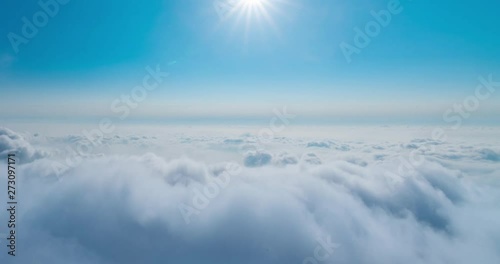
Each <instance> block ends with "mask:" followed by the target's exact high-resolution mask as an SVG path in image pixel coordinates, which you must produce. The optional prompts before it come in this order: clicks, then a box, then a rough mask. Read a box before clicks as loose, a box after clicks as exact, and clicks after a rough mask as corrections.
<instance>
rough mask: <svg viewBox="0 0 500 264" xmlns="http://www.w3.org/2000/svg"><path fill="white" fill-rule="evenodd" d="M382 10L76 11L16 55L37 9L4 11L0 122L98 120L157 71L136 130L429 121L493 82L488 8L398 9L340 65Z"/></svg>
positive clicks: (499, 49) (90, 0) (469, 4)
mask: <svg viewBox="0 0 500 264" xmlns="http://www.w3.org/2000/svg"><path fill="white" fill-rule="evenodd" d="M44 1H45V0H44ZM45 2H46V1H45ZM389 2H390V1H388V0H376V1H368V0H351V1H347V0H342V1H340V0H333V1H327V0H267V2H266V3H265V6H266V7H265V8H264V9H263V10H264V11H265V12H267V14H268V17H269V18H270V20H272V21H270V20H266V19H264V18H263V16H262V14H263V11H260V12H259V11H256V10H254V11H253V15H251V16H248V15H245V14H243V13H241V14H239V13H240V12H236V14H235V15H234V16H230V17H228V18H226V19H224V20H222V19H221V18H220V17H219V15H218V13H217V11H216V9H215V8H214V2H213V1H210V0H204V1H201V0H182V1H180V0H179V1H172V0H170V1H165V0H163V1H160V0H150V1H147V2H144V1H128V0H121V1H117V0H108V1H97V0H87V1H76V0H72V1H69V3H67V4H65V5H60V6H59V11H58V12H57V14H55V15H54V17H51V18H49V20H48V23H47V25H46V26H44V27H41V28H39V31H38V33H37V34H36V36H35V37H33V38H32V39H29V42H28V43H26V44H21V45H19V46H18V49H19V50H18V52H17V53H16V52H15V50H14V49H13V47H12V45H11V42H10V41H9V38H8V35H9V33H10V32H12V33H15V34H18V35H21V31H22V27H23V23H24V22H23V21H22V18H23V17H27V18H28V19H29V20H32V18H33V15H34V14H35V13H36V12H38V11H40V10H42V9H41V7H40V5H39V4H37V1H23V2H22V3H20V2H19V1H13V0H6V1H4V2H2V4H1V8H0V17H1V19H2V25H3V26H2V27H1V28H0V35H2V36H4V37H3V40H2V41H1V42H0V62H1V63H0V81H1V82H0V92H1V94H2V96H1V97H0V104H1V105H2V107H1V108H0V110H1V111H0V115H1V116H2V117H6V116H9V117H16V116H19V117H37V116H40V115H42V116H45V117H52V116H54V117H59V116H64V115H65V114H68V115H78V116H82V117H85V116H103V115H106V114H108V112H109V111H108V110H109V105H110V103H111V102H112V101H113V99H115V98H117V97H119V96H120V95H121V94H123V93H129V92H130V90H131V89H132V88H133V87H134V86H135V85H138V84H140V82H141V80H142V78H143V77H144V75H145V74H146V72H145V70H144V69H145V67H146V66H148V65H151V66H155V65H157V64H159V65H161V67H162V69H165V70H166V71H167V70H168V71H169V72H170V73H171V75H170V77H169V78H168V81H166V82H165V83H162V84H161V89H157V90H155V91H153V92H151V95H150V96H149V97H148V99H147V100H146V101H144V102H142V103H141V106H140V107H141V109H142V110H141V109H138V110H137V112H136V115H137V116H138V117H141V118H148V117H155V118H162V117H165V118H172V117H179V116H183V115H189V116H196V115H200V116H223V115H225V113H230V114H234V115H259V114H265V113H267V112H270V109H272V108H274V107H281V106H283V105H290V106H291V107H292V108H293V107H295V108H296V109H297V111H298V112H299V114H300V113H304V115H311V116H316V117H320V118H321V117H326V116H329V115H333V116H347V117H348V116H350V115H358V116H368V117H370V116H377V117H379V118H383V117H386V116H392V115H395V116H398V118H406V117H408V118H410V117H412V118H413V117H415V116H418V117H420V118H430V117H436V114H437V118H438V119H439V118H440V117H441V113H442V112H443V111H444V109H446V107H449V105H452V104H453V103H454V102H459V101H461V100H463V99H464V98H466V97H467V96H469V95H471V94H473V92H474V88H475V87H476V86H477V85H478V76H487V75H489V74H493V76H499V77H498V78H497V79H496V80H498V79H500V27H499V24H500V19H499V18H498V10H499V9H500V2H498V1H495V0H482V1H451V0H450V1H448V0H444V1H431V0H418V1H417V0H413V1H409V0H401V1H400V3H401V6H402V8H403V10H402V12H401V13H399V14H394V15H392V20H391V22H390V23H389V24H388V25H387V27H383V28H382V29H381V31H380V34H378V35H376V36H374V37H372V38H371V43H370V44H369V45H368V46H367V47H365V48H363V49H362V50H361V53H360V54H354V55H353V56H352V61H351V62H350V63H348V62H347V61H346V59H345V57H344V55H343V54H342V51H341V49H340V48H339V45H340V43H342V42H347V43H351V44H352V43H353V40H354V38H355V35H356V33H355V30H354V28H356V27H358V28H364V26H365V25H366V24H367V23H368V22H370V21H374V18H373V16H372V15H371V13H370V12H371V11H376V12H378V11H380V10H386V9H387V5H388V3H389ZM238 15H240V17H241V19H242V21H244V20H245V19H248V23H247V24H245V23H244V22H242V21H240V20H238ZM493 79H495V78H493ZM499 105H500V104H499V100H498V96H493V97H492V98H491V99H490V100H489V101H488V102H485V103H484V104H483V105H482V109H483V110H484V113H483V114H484V115H485V116H495V115H497V114H499V113H500V109H499V107H498V106H499ZM353 113H354V114H353Z"/></svg>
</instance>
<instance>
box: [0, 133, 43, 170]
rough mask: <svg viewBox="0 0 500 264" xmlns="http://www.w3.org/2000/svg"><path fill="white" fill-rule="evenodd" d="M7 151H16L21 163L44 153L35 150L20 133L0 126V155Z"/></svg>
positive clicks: (39, 156) (40, 156)
mask: <svg viewBox="0 0 500 264" xmlns="http://www.w3.org/2000/svg"><path fill="white" fill-rule="evenodd" d="M8 153H16V156H17V157H18V158H19V162H21V163H26V162H31V161H33V160H35V159H38V158H42V157H43V156H45V155H46V153H44V152H43V151H40V150H35V148H34V147H33V146H32V145H31V144H30V143H29V142H28V141H26V140H25V139H24V137H23V136H21V135H20V134H18V133H15V132H14V131H12V130H10V129H8V128H2V127H0V156H2V157H3V156H5V155H7V154H8Z"/></svg>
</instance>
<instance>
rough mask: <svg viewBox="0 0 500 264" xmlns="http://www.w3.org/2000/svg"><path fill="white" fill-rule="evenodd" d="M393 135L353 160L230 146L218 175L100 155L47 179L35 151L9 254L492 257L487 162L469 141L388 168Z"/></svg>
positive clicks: (497, 212)
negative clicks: (406, 166) (232, 168)
mask: <svg viewBox="0 0 500 264" xmlns="http://www.w3.org/2000/svg"><path fill="white" fill-rule="evenodd" d="M209 141H210V140H209ZM213 141H218V142H221V139H220V138H217V139H214V140H213ZM222 141H224V140H222ZM395 143H397V144H394V143H390V144H381V143H380V142H378V143H375V144H372V143H363V144H361V147H358V148H356V149H360V151H361V152H359V153H362V149H371V150H373V149H374V148H372V147H371V146H374V145H377V146H378V145H383V147H382V148H379V149H374V150H376V151H380V152H376V153H369V154H367V157H371V156H372V155H385V156H384V158H381V159H379V160H376V161H373V162H366V163H365V164H357V163H356V162H353V161H352V159H351V158H345V157H342V156H339V155H338V154H337V153H344V152H343V151H337V152H335V151H336V150H335V149H330V150H328V149H327V151H326V152H321V153H320V152H319V150H318V153H311V152H308V150H310V149H308V148H302V149H296V148H294V147H293V146H296V145H300V144H295V145H293V144H292V145H291V146H289V147H288V149H286V150H287V152H286V153H285V152H283V150H284V149H283V147H282V146H281V145H280V147H279V149H280V152H275V151H274V150H275V149H273V148H270V150H267V151H263V150H262V151H257V152H252V153H249V154H248V155H246V156H241V154H239V153H235V154H234V155H235V156H234V157H235V158H234V159H235V160H238V159H237V157H239V158H240V160H241V161H242V165H245V166H242V167H241V168H240V169H239V170H237V171H236V172H232V173H229V174H228V173H226V168H227V167H226V165H225V164H226V163H212V162H206V160H198V159H196V160H193V159H192V158H186V157H177V158H174V159H172V158H165V157H164V156H162V155H158V154H153V153H147V154H138V155H129V154H123V153H110V154H108V155H107V156H101V157H99V156H92V157H91V158H89V159H86V160H84V161H83V162H82V163H79V164H76V165H75V166H74V167H72V168H71V169H68V170H65V171H63V172H61V174H60V175H59V179H56V178H51V180H49V179H48V178H47V177H46V176H48V175H49V174H50V172H49V171H48V170H46V169H43V168H46V167H47V163H49V162H50V161H51V160H49V159H38V160H35V161H33V162H31V163H28V164H23V165H21V166H20V167H19V168H18V175H20V176H22V177H20V181H22V182H20V186H22V189H23V191H22V193H23V194H22V196H21V198H22V201H23V206H22V207H20V211H19V221H20V223H19V230H21V228H22V232H20V237H19V238H18V241H19V245H20V246H19V247H20V248H19V256H17V257H16V262H15V263H33V260H37V261H38V262H40V263H103V264H111V263H166V262H167V263H170V262H172V263H239V264H241V263H313V262H311V261H309V262H307V261H306V260H307V259H309V260H311V258H312V259H314V257H315V251H316V249H317V248H322V245H324V241H325V240H327V239H328V238H329V239H330V240H331V241H332V242H333V243H335V245H337V246H336V247H332V248H330V251H322V253H325V252H327V253H328V258H327V260H325V261H318V263H359V264H363V263H370V264H371V263H375V264H377V263H384V264H385V263H403V262H407V263H436V264H438V263H498V262H499V260H500V254H499V253H498V252H499V251H498V245H499V244H500V229H499V228H498V223H497V221H496V219H500V206H499V205H498V204H499V202H500V191H499V189H498V188H496V187H494V186H487V185H483V184H481V183H480V182H476V181H475V179H474V177H472V176H474V175H475V174H479V176H481V175H486V174H488V175H490V174H493V175H494V174H495V173H497V172H498V171H499V170H498V163H496V162H492V159H477V155H478V153H480V152H478V151H481V150H482V149H484V147H483V146H482V145H478V146H473V147H472V148H471V149H470V150H469V151H468V152H465V151H464V152H462V154H463V155H464V156H466V157H467V158H464V160H467V161H468V162H475V163H471V164H470V165H467V167H464V168H461V167H458V166H457V165H456V163H455V161H454V160H448V159H446V158H445V157H444V156H442V155H440V156H438V155H430V154H429V155H428V156H426V157H427V158H426V159H425V160H424V161H423V162H421V164H420V165H419V166H416V167H415V168H414V170H406V171H404V173H400V172H399V170H398V168H399V166H400V160H399V159H398V158H397V157H398V155H396V154H397V152H396V151H404V150H406V148H399V147H398V146H400V145H401V144H403V142H395ZM413 143H415V144H425V142H413ZM182 144H186V143H182ZM228 144H231V142H228ZM339 144H344V143H339ZM345 144H348V143H345ZM364 145H366V147H365V148H363V146H364ZM442 145H443V147H447V148H448V147H450V146H445V144H442ZM133 146H134V145H132V147H133ZM208 146H210V145H208ZM302 146H303V145H302ZM439 146H441V145H439ZM165 147H168V146H165ZM264 147H266V146H262V148H264ZM494 147H495V146H492V148H494ZM120 151H121V149H120ZM177 151H179V152H180V150H179V149H177ZM198 151H201V149H198ZM217 151H219V152H214V153H226V152H227V151H228V150H227V149H224V150H217ZM351 151H354V150H351ZM390 151H393V152H392V153H391V152H390ZM330 152H332V153H333V154H332V155H333V156H329V153H330ZM357 153H358V152H357ZM485 153H486V154H487V155H491V153H490V152H488V151H486V152H485ZM212 155H214V154H213V153H212ZM178 156H181V155H178ZM319 156H321V159H320V158H319ZM298 157H300V158H298ZM486 157H488V156H486ZM358 163H359V162H358ZM462 163H463V162H462ZM472 164H474V165H472ZM485 164H487V165H488V166H490V167H485ZM485 168H488V170H487V171H486V169H485ZM481 173H482V174H481ZM471 174H474V175H471ZM496 176H498V174H497V175H496ZM497 181H498V179H497ZM2 199H3V197H2ZM0 202H3V201H0ZM180 208H184V210H188V211H187V212H188V213H187V214H186V211H184V213H183V211H182V210H181V209H180ZM186 217H188V219H189V223H187V222H186ZM4 257H5V254H4V256H0V259H1V258H4ZM7 260H8V261H10V259H7ZM2 263H3V259H2ZM7 263H9V262H7Z"/></svg>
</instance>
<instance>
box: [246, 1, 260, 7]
mask: <svg viewBox="0 0 500 264" xmlns="http://www.w3.org/2000/svg"><path fill="white" fill-rule="evenodd" d="M242 2H243V5H244V6H247V7H252V6H260V5H262V4H263V3H264V2H266V1H265V0H243V1H242Z"/></svg>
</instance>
